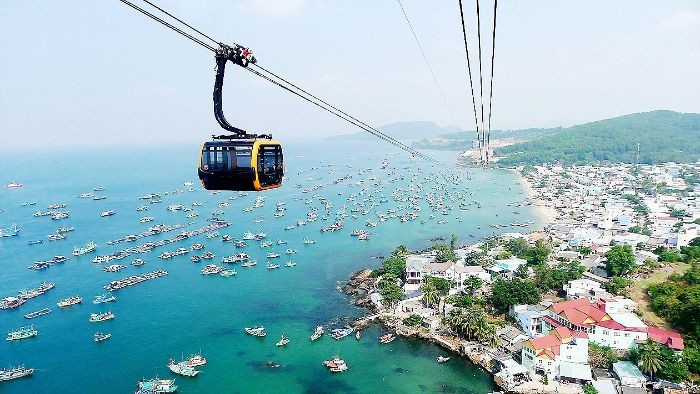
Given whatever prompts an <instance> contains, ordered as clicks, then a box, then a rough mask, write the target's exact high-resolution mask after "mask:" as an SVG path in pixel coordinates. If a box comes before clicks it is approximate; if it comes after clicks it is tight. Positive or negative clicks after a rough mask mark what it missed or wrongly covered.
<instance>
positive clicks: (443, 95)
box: [396, 0, 457, 126]
mask: <svg viewBox="0 0 700 394" xmlns="http://www.w3.org/2000/svg"><path fill="white" fill-rule="evenodd" d="M396 1H397V2H398V3H399V7H401V12H402V13H403V17H404V18H405V19H406V23H407V24H408V28H409V29H411V34H413V38H414V39H415V40H416V44H418V49H420V53H421V55H423V60H425V64H426V65H427V66H428V70H429V71H430V75H432V76H433V82H435V86H437V89H438V91H439V92H440V96H441V97H442V101H443V102H444V103H445V107H446V108H447V112H448V113H449V115H450V118H451V119H452V123H453V124H454V125H455V126H457V121H456V120H455V116H454V113H453V112H452V108H451V107H450V104H448V103H447V99H446V98H445V92H443V90H442V88H441V87H440V83H438V80H437V77H436V76H435V72H434V71H433V68H432V67H431V66H430V62H429V61H428V57H427V56H426V55H425V51H424V50H423V46H422V45H421V43H420V40H419V39H418V35H416V31H415V30H414V29H413V25H412V24H411V20H410V19H409V18H408V14H407V13H406V10H405V9H404V8H403V4H401V0H396Z"/></svg>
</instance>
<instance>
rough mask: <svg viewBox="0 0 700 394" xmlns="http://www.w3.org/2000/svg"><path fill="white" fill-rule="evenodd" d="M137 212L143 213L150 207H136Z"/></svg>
mask: <svg viewBox="0 0 700 394" xmlns="http://www.w3.org/2000/svg"><path fill="white" fill-rule="evenodd" d="M136 211H138V212H142V211H148V205H139V206H138V207H136Z"/></svg>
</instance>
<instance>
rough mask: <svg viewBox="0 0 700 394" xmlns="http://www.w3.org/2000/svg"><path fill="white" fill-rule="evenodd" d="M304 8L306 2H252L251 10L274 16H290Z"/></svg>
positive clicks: (301, 0) (284, 0)
mask: <svg viewBox="0 0 700 394" xmlns="http://www.w3.org/2000/svg"><path fill="white" fill-rule="evenodd" d="M303 6H304V0H252V1H251V2H250V8H251V9H253V10H255V11H258V12H262V13H265V14H272V15H288V14H294V13H296V12H298V11H299V10H300V9H301V8H302V7H303Z"/></svg>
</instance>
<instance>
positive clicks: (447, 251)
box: [433, 243, 459, 263]
mask: <svg viewBox="0 0 700 394" xmlns="http://www.w3.org/2000/svg"><path fill="white" fill-rule="evenodd" d="M433 250H434V251H435V252H436V255H435V261H436V262H438V263H444V262H447V261H457V259H458V258H459V256H457V253H455V251H454V250H452V248H450V245H448V244H444V243H436V244H435V245H433Z"/></svg>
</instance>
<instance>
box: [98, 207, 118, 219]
mask: <svg viewBox="0 0 700 394" xmlns="http://www.w3.org/2000/svg"><path fill="white" fill-rule="evenodd" d="M116 213H117V211H115V210H114V209H110V210H109V211H104V212H102V213H100V217H103V218H105V217H107V216H112V215H115V214H116Z"/></svg>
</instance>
